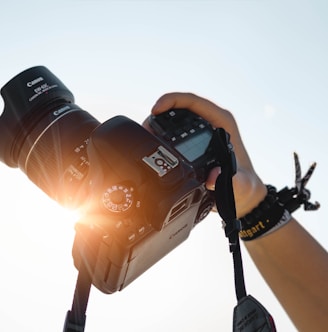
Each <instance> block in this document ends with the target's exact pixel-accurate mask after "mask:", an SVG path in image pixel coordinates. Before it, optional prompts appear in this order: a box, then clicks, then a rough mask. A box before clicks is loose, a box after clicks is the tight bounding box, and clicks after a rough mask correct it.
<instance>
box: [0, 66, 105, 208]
mask: <svg viewBox="0 0 328 332" xmlns="http://www.w3.org/2000/svg"><path fill="white" fill-rule="evenodd" d="M1 95H2V97H3V99H4V104H5V108H4V112H3V114H2V115H1V117H0V160H1V161H2V162H4V163H5V164H6V165H8V166H10V167H19V168H20V169H21V170H22V171H23V172H25V173H26V174H27V176H28V177H29V178H30V179H31V180H32V181H33V182H34V183H35V184H36V185H37V186H38V187H40V188H41V189H42V190H43V191H44V192H46V193H47V194H48V195H49V196H50V197H52V198H53V199H55V200H56V201H58V202H59V203H61V204H63V205H69V206H76V205H77V204H80V203H81V200H83V195H84V190H85V188H84V187H85V186H84V185H83V180H84V179H85V177H86V174H87V172H88V166H89V162H88V157H87V152H86V146H87V143H88V138H89V136H90V133H91V132H92V131H93V130H94V129H95V128H96V127H97V126H98V125H99V122H98V121H97V120H96V119H95V118H94V117H92V116H91V115H90V114H89V113H88V112H86V111H83V110H82V109H80V108H79V107H78V106H77V105H75V104H74V96H73V94H72V93H71V92H70V91H69V90H68V89H67V88H66V86H65V85H64V84H63V83H62V82H61V81H60V80H59V79H58V78H57V77H56V76H55V75H53V74H52V73H51V72H50V71H49V70H48V69H47V68H46V67H43V66H38V67H33V68H30V69H28V70H25V71H24V72H22V73H20V74H19V75H17V76H15V77H14V78H13V79H12V80H10V81H9V82H8V83H7V84H6V85H5V86H4V87H3V88H2V89H1Z"/></svg>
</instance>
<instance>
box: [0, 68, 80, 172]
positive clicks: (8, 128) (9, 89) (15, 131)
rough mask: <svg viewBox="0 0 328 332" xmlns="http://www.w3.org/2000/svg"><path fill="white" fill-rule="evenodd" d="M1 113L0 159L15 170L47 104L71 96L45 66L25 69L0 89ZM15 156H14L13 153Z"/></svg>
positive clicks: (45, 110)
mask: <svg viewBox="0 0 328 332" xmlns="http://www.w3.org/2000/svg"><path fill="white" fill-rule="evenodd" d="M1 96H2V98H3V100H4V105H5V106H4V111H3V113H2V115H1V116H0V135H1V139H0V160H1V161H3V162H4V163H5V164H6V165H8V166H10V167H17V166H18V164H17V156H15V151H19V149H20V148H21V145H22V144H23V142H24V140H25V139H26V137H27V136H28V135H29V133H30V132H31V130H33V128H34V126H35V125H36V124H37V123H38V122H39V121H40V120H41V119H42V117H44V116H45V115H46V114H47V112H49V108H48V105H50V104H53V103H56V102H58V101H61V102H68V103H73V102H74V96H73V94H72V93H71V92H70V91H69V90H68V89H67V88H66V86H65V85H64V84H63V83H62V82H61V81H60V80H59V79H58V78H57V77H56V76H55V75H53V74H52V73H51V72H50V71H49V70H48V69H47V68H46V67H44V66H36V67H32V68H29V69H27V70H25V71H23V72H21V73H20V74H18V75H17V76H15V77H14V78H12V79H11V80H10V81H9V82H8V83H7V84H6V85H5V86H4V87H3V88H2V89H1ZM16 155H17V153H16Z"/></svg>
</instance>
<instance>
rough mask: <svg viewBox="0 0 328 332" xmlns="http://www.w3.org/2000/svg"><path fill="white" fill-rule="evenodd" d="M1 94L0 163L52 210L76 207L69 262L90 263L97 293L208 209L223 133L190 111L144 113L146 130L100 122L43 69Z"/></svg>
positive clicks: (173, 242) (167, 247) (182, 235)
mask: <svg viewBox="0 0 328 332" xmlns="http://www.w3.org/2000/svg"><path fill="white" fill-rule="evenodd" d="M1 95H2V97H3V99H4V105H5V108H4V112H3V114H2V115H1V117H0V137H1V139H0V159H1V161H2V162H3V163H5V164H6V165H8V166H10V167H19V168H20V169H21V170H22V171H23V172H24V173H26V175H27V176H28V177H29V178H30V180H31V181H33V182H34V183H35V184H36V185H37V186H38V187H39V188H41V189H42V190H43V191H44V192H45V193H46V194H47V195H49V196H50V197H51V198H52V199H54V200H56V201H57V202H58V203H60V204H62V205H64V206H70V207H73V208H79V209H81V211H82V218H81V219H80V220H79V222H78V223H77V224H76V228H75V229H76V235H75V240H74V244H73V259H74V264H75V266H76V268H77V269H79V268H80V266H81V264H84V265H85V266H87V272H88V274H89V276H90V278H91V283H92V284H93V285H94V286H95V287H97V288H98V289H99V290H100V291H102V292H104V293H108V294H109V293H114V292H116V291H120V290H122V289H123V288H124V287H126V286H127V285H128V284H130V283H131V282H132V281H133V280H135V279H136V278H137V277H138V276H140V275H141V274H142V273H143V272H144V271H146V270H147V269H148V268H150V267H151V266H152V265H153V264H155V263H156V262H157V261H159V260H160V259H161V258H162V257H163V256H165V255H166V254H167V253H169V252H170V251H171V250H172V249H174V248H175V247H176V246H178V245H179V244H180V243H182V242H183V241H184V240H186V239H187V238H188V236H189V234H190V232H191V230H192V229H193V227H194V226H195V225H196V224H197V223H198V222H200V221H201V220H202V219H204V218H205V217H206V215H207V214H208V213H209V211H210V210H211V209H212V208H213V206H214V197H212V195H211V193H210V192H209V191H208V190H206V188H205V184H204V183H205V179H206V177H207V175H208V172H209V170H210V169H211V168H213V167H214V166H216V165H219V164H220V161H219V160H218V159H219V158H217V157H216V156H217V155H218V151H216V149H214V146H213V144H212V141H213V136H214V133H215V132H217V131H218V130H220V133H221V134H220V135H217V137H221V136H222V135H226V137H227V138H228V137H229V135H228V134H227V133H225V132H224V130H223V129H220V128H219V129H213V128H212V127H211V125H210V124H209V123H208V122H206V121H205V120H204V119H202V118H200V117H199V116H197V115H196V114H193V113H192V112H190V111H188V110H185V109H172V110H168V111H167V112H165V113H163V114H161V115H158V116H150V117H149V118H148V119H147V121H148V123H149V126H150V128H151V131H149V130H146V129H145V128H144V127H142V126H141V125H139V124H137V123H136V122H134V121H132V120H131V119H129V118H127V117H125V116H121V115H119V116H115V117H113V118H111V119H109V120H108V121H106V122H104V123H102V124H101V123H100V122H99V121H97V120H96V119H95V118H94V117H93V116H92V115H90V114H89V113H88V112H86V111H84V110H82V109H81V108H80V107H78V106H77V105H76V104H74V97H73V95H72V93H71V92H70V91H69V90H68V89H67V88H66V87H65V85H64V84H63V83H62V82H61V81H60V80H59V79H58V78H57V77H56V76H55V75H53V74H52V73H51V72H50V71H49V70H48V69H47V68H45V67H43V66H37V67H33V68H30V69H27V70H26V71H24V72H22V73H20V74H19V75H17V76H16V77H14V78H13V79H12V80H10V81H9V82H8V83H7V84H6V85H5V86H4V87H3V88H2V89H1ZM229 146H230V145H229ZM231 149H232V148H231Z"/></svg>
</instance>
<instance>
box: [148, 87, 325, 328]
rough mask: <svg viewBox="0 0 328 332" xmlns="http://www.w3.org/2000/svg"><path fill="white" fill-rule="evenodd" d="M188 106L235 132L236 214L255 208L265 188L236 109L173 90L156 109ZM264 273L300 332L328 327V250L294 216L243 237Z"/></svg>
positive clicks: (211, 182) (212, 176) (211, 181)
mask: <svg viewBox="0 0 328 332" xmlns="http://www.w3.org/2000/svg"><path fill="white" fill-rule="evenodd" d="M170 108H188V109H189V110H191V111H193V112H195V113H197V114H199V115H200V116H202V117H203V118H205V119H206V120H208V121H209V122H210V123H211V124H212V125H213V127H223V128H224V129H225V130H226V131H227V132H229V133H230V135H231V142H232V144H233V146H234V151H235V154H236V159H237V174H236V175H235V176H234V177H233V187H234V194H235V202H236V211H237V216H238V217H242V216H244V215H245V214H247V213H248V212H250V211H252V210H253V208H255V207H256V206H257V205H258V204H259V203H260V202H261V201H262V200H263V199H264V197H265V196H266V194H267V189H266V186H265V185H264V184H263V182H262V181H261V179H260V178H259V177H258V175H257V174H256V172H255V170H254V168H253V165H252V163H251V160H250V158H249V156H248V154H247V151H246V149H245V147H244V145H243V142H242V139H241V136H240V133H239V130H238V126H237V123H236V121H235V119H234V117H233V116H232V114H231V113H230V112H229V111H227V110H224V109H222V108H220V107H219V106H217V105H215V104H213V103H212V102H210V101H208V100H206V99H204V98H200V97H198V96H196V95H193V94H187V93H172V94H167V95H164V96H163V97H161V98H160V99H159V100H158V102H157V103H156V104H155V106H154V107H153V110H152V112H153V113H154V114H158V113H160V112H163V111H166V110H168V109H170ZM218 174H219V170H213V172H212V173H211V174H210V176H209V178H208V180H207V187H208V188H209V189H213V186H214V183H215V179H216V177H217V175H218ZM245 245H246V248H247V249H248V251H249V253H250V256H251V257H252V259H253V260H254V263H255V264H256V266H257V268H258V269H259V271H260V272H261V274H262V276H263V277H264V279H265V280H266V282H267V283H268V285H269V286H270V288H271V289H272V291H273V292H274V294H275V295H276V296H277V298H278V300H279V301H280V303H281V304H282V306H283V307H284V309H285V310H286V312H287V313H288V315H289V316H290V318H291V319H292V321H293V322H294V324H295V326H296V327H297V329H298V330H299V331H326V330H327V326H328V312H327V311H328V296H327V295H328V286H327V280H328V254H327V252H326V251H325V250H324V248H322V247H321V246H320V244H319V243H318V242H317V241H316V240H315V239H314V238H313V237H312V236H311V235H310V234H309V233H308V232H307V231H306V230H305V229H304V228H303V227H302V226H301V225H300V224H299V223H298V222H297V221H296V220H295V219H292V220H291V221H290V222H288V223H287V224H286V225H285V226H283V227H281V228H280V229H279V230H277V231H275V232H272V233H271V234H269V235H264V236H263V237H260V238H258V239H255V240H252V241H248V242H245Z"/></svg>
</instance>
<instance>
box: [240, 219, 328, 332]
mask: <svg viewBox="0 0 328 332" xmlns="http://www.w3.org/2000/svg"><path fill="white" fill-rule="evenodd" d="M245 245H246V248H247V250H248V251H249V253H250V256H251V257H252V259H253V261H254V263H255V264H256V266H257V268H258V269H259V271H260V272H261V274H262V275H263V277H264V279H265V280H266V282H267V283H268V285H269V286H270V288H271V289H272V291H273V292H274V294H275V295H276V296H277V298H278V300H279V301H280V303H281V304H282V306H283V307H284V309H285V310H286V312H287V313H288V315H289V316H290V318H291V319H292V321H293V322H294V324H295V326H296V327H297V328H298V330H299V331H316V332H320V331H327V326H328V254H327V252H326V251H325V250H324V248H322V247H321V246H320V244H318V242H317V241H316V240H315V239H314V238H313V237H312V236H311V235H310V234H309V233H308V232H307V231H306V230H305V229H304V228H303V227H302V226H301V225H299V224H298V223H297V222H296V221H295V220H294V219H292V220H291V221H290V222H289V223H288V224H287V225H285V226H284V227H282V228H281V229H279V230H278V231H276V232H273V233H272V234H269V235H267V236H263V237H261V238H259V239H256V240H253V241H248V242H245Z"/></svg>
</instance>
